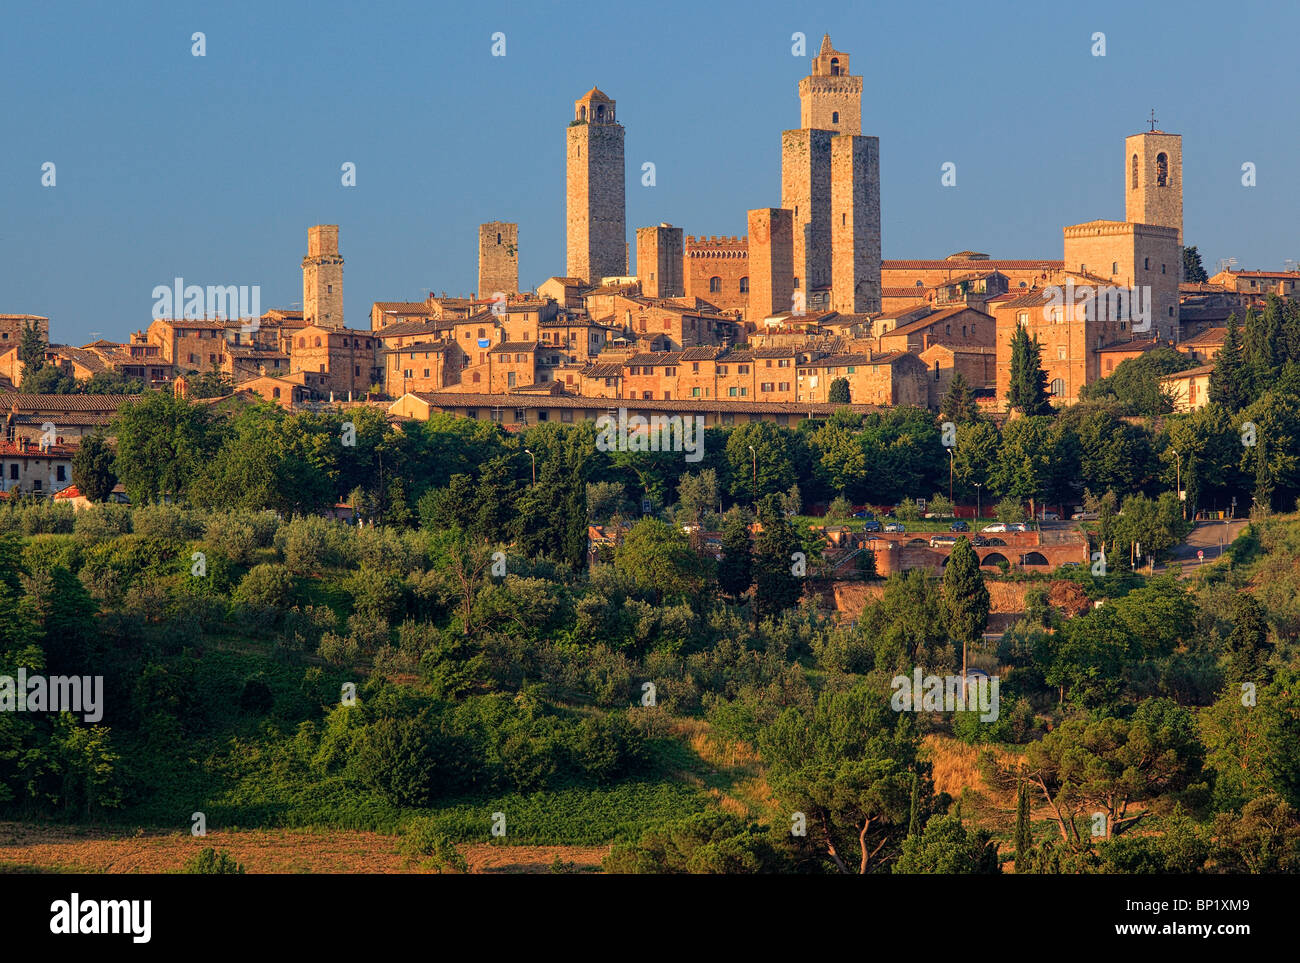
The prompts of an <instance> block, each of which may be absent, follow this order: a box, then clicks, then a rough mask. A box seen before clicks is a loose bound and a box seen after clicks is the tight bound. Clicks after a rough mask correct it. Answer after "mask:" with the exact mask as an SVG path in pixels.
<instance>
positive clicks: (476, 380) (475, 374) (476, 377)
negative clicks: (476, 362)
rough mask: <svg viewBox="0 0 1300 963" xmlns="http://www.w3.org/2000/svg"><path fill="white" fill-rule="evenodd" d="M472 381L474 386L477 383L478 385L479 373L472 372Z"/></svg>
mask: <svg viewBox="0 0 1300 963" xmlns="http://www.w3.org/2000/svg"><path fill="white" fill-rule="evenodd" d="M473 381H474V384H478V383H479V373H478V372H477V371H475V372H474V378H473Z"/></svg>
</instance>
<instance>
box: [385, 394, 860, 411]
mask: <svg viewBox="0 0 1300 963" xmlns="http://www.w3.org/2000/svg"><path fill="white" fill-rule="evenodd" d="M410 394H412V395H414V396H415V397H416V398H419V399H420V400H421V401H423V402H425V403H426V404H429V405H431V406H433V407H435V408H586V409H590V410H593V411H602V412H603V411H609V410H616V409H618V408H628V409H631V410H635V411H662V412H665V413H670V412H677V413H687V414H690V413H695V412H704V411H717V412H728V411H733V412H740V413H748V414H792V415H808V414H827V415H828V414H832V413H833V412H835V411H837V410H839V409H840V408H844V407H848V408H850V409H852V410H853V411H879V410H881V408H880V406H879V405H833V404H825V403H820V402H817V403H814V402H785V401H723V400H719V399H714V398H679V399H672V400H644V401H643V400H638V399H632V398H591V397H586V396H583V395H570V394H564V395H549V396H545V397H529V396H527V395H523V396H515V395H488V394H471V393H468V392H459V391H412V392H410Z"/></svg>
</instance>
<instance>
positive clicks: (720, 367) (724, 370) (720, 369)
mask: <svg viewBox="0 0 1300 963" xmlns="http://www.w3.org/2000/svg"><path fill="white" fill-rule="evenodd" d="M726 373H727V366H726V365H725V364H720V365H718V374H720V375H725V374H726Z"/></svg>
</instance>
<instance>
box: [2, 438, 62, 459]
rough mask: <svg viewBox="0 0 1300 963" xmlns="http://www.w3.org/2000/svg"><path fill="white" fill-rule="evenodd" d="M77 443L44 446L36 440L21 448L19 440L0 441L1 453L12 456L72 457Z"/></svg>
mask: <svg viewBox="0 0 1300 963" xmlns="http://www.w3.org/2000/svg"><path fill="white" fill-rule="evenodd" d="M76 450H77V446H76V445H50V446H49V447H47V448H42V447H41V446H40V445H38V444H37V443H36V442H34V441H30V442H28V443H27V447H26V448H21V447H20V446H19V442H16V441H3V442H0V455H6V456H8V457H10V458H13V457H15V456H17V457H19V458H51V457H53V458H71V457H72V456H73V454H74V453H75V452H76Z"/></svg>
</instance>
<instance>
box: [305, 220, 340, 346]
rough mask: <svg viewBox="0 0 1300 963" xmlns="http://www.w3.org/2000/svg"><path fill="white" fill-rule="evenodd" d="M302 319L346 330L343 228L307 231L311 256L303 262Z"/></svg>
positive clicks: (320, 226) (333, 226)
mask: <svg viewBox="0 0 1300 963" xmlns="http://www.w3.org/2000/svg"><path fill="white" fill-rule="evenodd" d="M302 317H303V320H304V321H306V322H307V323H308V324H318V325H320V326H321V327H323V328H341V327H343V258H341V257H340V256H339V226H338V225H337V224H317V225H316V226H315V227H309V228H307V256H306V257H305V258H303V259H302Z"/></svg>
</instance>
